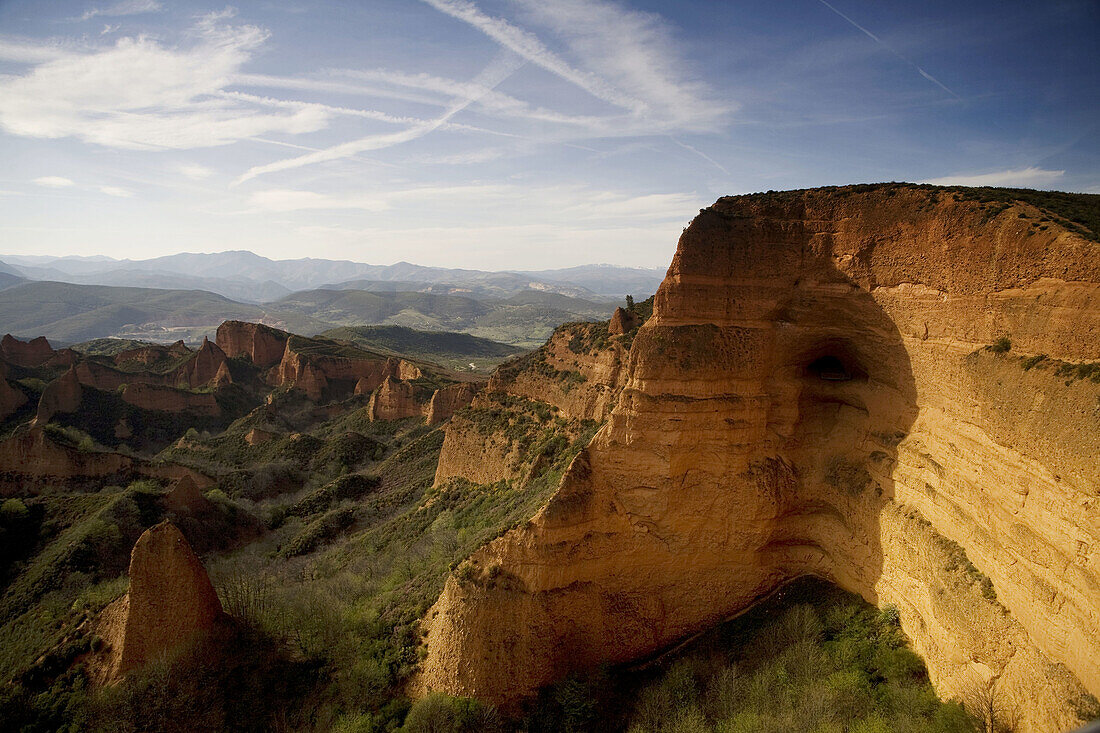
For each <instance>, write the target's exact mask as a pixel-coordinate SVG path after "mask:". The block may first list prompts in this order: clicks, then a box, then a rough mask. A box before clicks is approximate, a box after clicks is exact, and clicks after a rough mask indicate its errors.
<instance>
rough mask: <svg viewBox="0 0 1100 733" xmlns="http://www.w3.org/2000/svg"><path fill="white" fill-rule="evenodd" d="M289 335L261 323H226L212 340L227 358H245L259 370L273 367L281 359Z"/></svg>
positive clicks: (219, 328)
mask: <svg viewBox="0 0 1100 733" xmlns="http://www.w3.org/2000/svg"><path fill="white" fill-rule="evenodd" d="M288 338H289V334H287V333H286V332H285V331H280V330H278V329H275V328H271V327H270V326H265V325H263V324H262V323H247V322H245V321H226V322H225V323H223V324H222V325H220V326H218V332H217V334H216V335H215V337H214V339H215V341H216V342H217V345H218V347H219V348H221V350H222V351H224V352H225V353H226V354H227V355H228V356H231V357H238V356H247V357H248V358H249V359H251V360H252V363H253V364H255V365H256V366H258V367H260V368H261V369H266V368H268V367H272V366H275V365H276V364H278V363H279V361H280V360H281V359H282V358H283V351H285V350H286V342H287V339H288Z"/></svg>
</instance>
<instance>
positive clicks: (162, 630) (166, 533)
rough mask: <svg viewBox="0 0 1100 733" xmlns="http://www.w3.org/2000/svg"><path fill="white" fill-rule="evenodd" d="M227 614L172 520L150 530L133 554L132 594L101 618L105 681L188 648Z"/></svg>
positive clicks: (108, 609) (138, 542)
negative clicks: (104, 650)
mask: <svg viewBox="0 0 1100 733" xmlns="http://www.w3.org/2000/svg"><path fill="white" fill-rule="evenodd" d="M222 616H223V614H222V606H221V602H220V601H219V600H218V595H217V593H215V592H214V586H213V585H211V583H210V578H209V576H208V575H207V574H206V570H205V569H204V568H203V566H202V562H201V561H200V560H199V558H198V557H197V556H196V555H195V553H194V552H193V551H192V550H191V546H190V545H189V544H188V543H187V540H186V539H185V538H184V536H183V534H182V533H181V532H180V531H179V530H178V529H176V527H175V525H173V524H172V523H171V522H167V521H165V522H161V523H160V524H158V525H156V526H155V527H150V528H149V529H147V530H145V532H144V533H142V535H141V537H139V538H138V541H137V543H136V544H135V545H134V549H133V551H132V552H131V554H130V588H129V590H128V591H127V593H126V595H125V596H123V597H122V598H120V599H118V600H117V601H115V602H114V603H112V604H111V605H110V606H108V607H107V608H106V609H104V611H103V614H102V616H101V619H100V625H99V633H100V636H101V637H102V638H103V639H104V641H105V642H106V654H107V660H106V663H105V664H104V665H103V667H104V669H103V670H102V671H101V673H100V675H99V676H100V681H101V682H106V681H111V680H114V679H118V678H119V677H121V676H123V675H125V674H126V673H127V672H129V671H131V670H133V669H137V668H140V667H142V666H144V665H146V664H148V663H149V662H151V661H154V660H156V659H159V658H164V657H166V656H170V655H172V654H173V653H176V652H179V651H181V650H183V649H185V648H186V647H187V646H188V645H190V644H193V643H196V642H198V641H200V640H201V639H202V638H203V637H204V636H205V635H207V634H209V633H211V632H212V631H213V630H214V629H215V628H216V626H217V624H218V622H219V620H220V619H221V618H222Z"/></svg>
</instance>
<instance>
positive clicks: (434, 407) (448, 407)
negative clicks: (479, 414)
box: [427, 382, 481, 425]
mask: <svg viewBox="0 0 1100 733" xmlns="http://www.w3.org/2000/svg"><path fill="white" fill-rule="evenodd" d="M480 386H481V385H479V384H476V383H474V382H459V383H458V384H452V385H449V386H447V387H442V388H440V389H437V390H436V391H435V392H433V393H432V399H431V401H430V402H429V403H428V414H427V421H428V424H429V425H438V424H439V423H441V422H443V421H444V420H446V419H447V418H449V417H451V416H452V415H454V414H455V412H457V411H458V410H461V409H462V408H463V407H465V406H466V405H468V404H470V403H471V402H473V399H474V396H475V395H476V394H477V391H478V389H479V388H480Z"/></svg>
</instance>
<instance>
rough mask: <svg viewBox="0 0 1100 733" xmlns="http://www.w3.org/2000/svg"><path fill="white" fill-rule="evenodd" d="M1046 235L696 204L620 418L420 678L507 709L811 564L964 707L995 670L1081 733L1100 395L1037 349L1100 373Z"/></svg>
mask: <svg viewBox="0 0 1100 733" xmlns="http://www.w3.org/2000/svg"><path fill="white" fill-rule="evenodd" d="M1045 216H1047V214H1046V213H1044V212H1040V211H1038V210H1037V209H1034V208H1033V207H1031V206H1029V205H1026V204H1019V203H1017V204H1014V205H1010V206H1005V207H999V206H996V205H983V204H980V203H978V202H975V201H968V200H961V197H959V199H958V200H957V199H956V197H955V196H953V195H952V194H951V193H950V192H945V191H942V190H941V191H936V190H931V189H927V188H924V189H921V188H916V187H909V186H883V187H878V188H872V189H865V190H852V189H834V190H817V191H800V192H789V193H784V194H776V195H757V196H744V197H736V198H726V199H721V200H719V201H718V203H716V204H715V205H714V206H712V207H711V208H709V209H706V210H704V211H703V212H701V213H700V215H699V216H698V217H697V218H696V219H695V221H694V222H693V223H692V224H691V226H690V227H689V228H688V229H687V230H686V231H685V232H684V234H683V236H682V237H681V239H680V242H679V246H678V249H677V253H676V256H675V258H674V260H673V262H672V265H671V266H670V268H669V271H668V275H667V277H666V279H665V281H664V283H663V284H662V286H661V288H660V290H659V292H658V294H657V297H656V302H655V309H654V315H653V317H652V318H651V319H650V320H649V321H648V322H647V323H646V324H645V325H644V326H643V327H642V328H641V330H640V331H639V332H638V334H637V336H636V337H635V339H634V342H633V347H632V349H631V352H630V356H629V362H628V364H627V367H626V369H625V374H624V381H625V387H623V389H622V391H621V393H620V394H619V395H618V399H617V404H616V405H615V407H614V410H613V411H612V413H611V415H610V419H609V421H608V423H607V424H606V425H605V426H604V428H603V429H602V430H601V431H600V432H599V433H598V434H597V436H596V437H595V439H594V440H593V441H592V443H591V444H590V445H589V447H588V448H587V449H586V450H585V451H583V452H582V453H581V454H580V455H579V456H578V457H577V459H576V460H575V461H574V463H573V465H572V466H571V467H570V469H569V471H568V472H567V473H566V475H565V476H564V478H563V480H562V483H561V486H560V488H559V489H558V492H557V493H556V494H555V495H554V496H553V498H552V499H551V500H550V501H549V502H548V504H547V505H546V506H545V507H544V508H543V509H542V510H541V511H540V512H539V513H538V515H537V516H536V517H534V518H533V519H532V520H531V521H530V522H529V523H528V524H527V525H525V526H524V527H521V528H519V529H516V530H513V531H511V532H509V533H508V534H506V535H505V536H503V537H501V538H500V539H498V540H495V541H494V542H492V543H490V544H489V545H487V546H486V547H484V548H482V549H481V550H479V551H478V552H477V553H475V554H474V555H473V556H472V557H471V558H470V559H468V560H467V561H466V567H465V568H464V569H463V572H460V573H456V574H455V575H454V576H452V577H451V578H450V579H448V581H447V584H446V587H445V589H444V592H443V594H442V596H441V597H440V599H439V601H438V602H437V603H436V605H435V606H434V607H433V609H432V610H431V611H430V612H429V614H428V616H427V617H426V619H425V623H426V626H427V652H428V656H427V659H426V661H425V663H424V665H423V674H422V677H421V679H420V680H419V684H420V686H421V688H422V689H441V690H445V691H448V692H451V693H454V694H463V695H472V696H475V697H480V698H483V699H487V700H491V701H494V702H504V703H507V702H510V701H514V700H516V699H517V698H519V697H522V696H524V695H528V694H530V693H532V692H533V691H534V690H535V689H536V688H537V687H538V686H540V685H542V684H546V683H548V682H550V681H553V680H554V679H557V678H560V677H561V676H563V675H564V674H566V673H568V672H569V671H572V670H574V669H578V668H584V667H587V666H590V665H594V664H598V663H602V662H608V661H610V662H622V661H627V660H633V659H637V658H640V657H644V656H646V655H648V654H651V653H654V652H655V651H658V650H660V649H662V648H664V647H666V646H668V645H670V644H672V643H674V642H675V641H677V640H678V639H681V638H683V637H684V636H686V635H689V634H691V633H694V632H696V631H699V630H701V629H703V628H706V627H708V626H710V625H712V624H714V623H715V622H717V621H720V620H721V619H723V618H726V617H728V616H729V615H731V614H734V613H736V612H738V611H739V610H742V609H744V608H745V607H747V606H748V605H750V604H752V603H753V602H754V600H755V599H757V598H759V597H760V596H761V595H762V594H765V593H767V592H768V591H769V590H771V589H773V588H774V587H776V586H777V585H778V584H780V583H783V582H785V581H787V580H789V579H791V578H794V577H797V576H799V575H803V574H808V573H812V574H816V575H819V576H822V577H825V578H828V579H830V580H832V581H834V582H836V583H838V584H839V585H841V586H843V587H845V588H847V589H850V590H853V591H856V592H858V593H860V594H861V595H863V596H864V597H865V598H867V599H868V600H869V601H871V602H874V603H879V604H887V603H890V604H894V605H896V606H897V607H898V609H899V612H900V617H901V621H902V626H903V628H904V630H905V631H906V633H907V634H908V635H909V636H910V638H911V639H912V642H913V645H914V647H915V649H916V650H917V651H918V652H920V653H921V654H922V655H923V656H924V658H925V660H926V662H927V664H928V668H929V672H930V674H931V676H932V680H933V683H934V684H935V685H936V686H937V689H938V690H939V691H940V693H941V694H942V695H943V696H945V697H951V696H952V695H954V694H956V693H958V692H960V691H962V689H963V688H964V687H965V686H966V685H971V684H975V682H974V680H976V679H980V680H982V683H983V684H990V685H993V686H994V687H995V689H996V690H997V691H998V694H1000V695H1004V696H1005V697H1006V699H1008V700H1010V701H1011V702H1012V703H1013V704H1014V705H1015V706H1016V708H1017V711H1018V712H1019V714H1020V716H1021V725H1022V727H1023V729H1025V730H1063V729H1066V728H1068V727H1072V726H1073V725H1074V724H1075V722H1076V716H1075V712H1074V709H1073V704H1072V702H1073V699H1074V697H1075V696H1076V695H1079V694H1082V693H1083V692H1084V691H1085V690H1088V691H1089V692H1092V693H1094V694H1096V693H1100V666H1098V665H1096V663H1095V660H1096V659H1100V518H1098V517H1100V499H1098V495H1100V458H1098V456H1100V410H1097V409H1096V405H1097V404H1100V402H1098V400H1100V388H1098V387H1097V385H1096V384H1094V383H1092V382H1088V381H1079V382H1072V381H1071V380H1065V379H1062V378H1060V377H1058V376H1057V375H1056V374H1055V373H1054V372H1053V371H1050V370H1046V371H1044V370H1031V371H1025V369H1024V368H1023V367H1022V366H1021V363H1022V362H1021V360H1020V359H1019V357H1018V356H1016V355H1029V354H1036V355H1038V354H1045V355H1047V356H1049V357H1051V358H1057V359H1061V360H1065V361H1066V362H1075V361H1082V360H1097V359H1100V245H1098V244H1097V243H1095V242H1092V241H1089V240H1086V239H1085V238H1084V237H1082V236H1080V235H1078V234H1077V233H1076V232H1074V231H1071V230H1070V229H1068V228H1067V227H1063V226H1061V225H1059V224H1057V223H1051V224H1050V225H1048V226H1046V227H1039V226H1038V225H1037V222H1038V220H1039V219H1040V218H1042V217H1045ZM1003 335H1008V336H1009V337H1010V339H1011V354H1010V355H1008V356H1005V355H1001V356H998V355H996V354H993V353H991V352H990V351H988V350H983V349H984V347H987V346H988V345H989V344H991V343H992V342H994V340H996V339H998V338H999V337H1001V336H1003ZM1067 381H1069V382H1070V383H1069V384H1067V383H1066V382H1067ZM461 428H462V425H461V424H459V421H457V420H456V421H455V422H453V423H452V426H451V429H461ZM449 432H450V429H449ZM448 439H449V436H448ZM444 452H446V443H445V451H444ZM971 569H972V572H971ZM960 573H961V575H960ZM460 578H461V580H460ZM979 588H980V589H982V590H978V589H979ZM994 595H995V599H994V598H993V597H992V596H994Z"/></svg>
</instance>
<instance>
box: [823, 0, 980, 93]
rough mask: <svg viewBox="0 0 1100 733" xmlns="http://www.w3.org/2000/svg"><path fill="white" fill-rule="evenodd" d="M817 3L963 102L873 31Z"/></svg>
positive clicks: (828, 6) (834, 9) (824, 3)
mask: <svg viewBox="0 0 1100 733" xmlns="http://www.w3.org/2000/svg"><path fill="white" fill-rule="evenodd" d="M817 1H818V2H819V3H821V4H822V5H824V6H825V7H827V8H828V9H829V10H831V11H833V12H834V13H836V14H837V15H839V16H840V17H841V18H844V20H846V21H848V22H849V23H850V24H852V25H853V26H855V27H856V28H858V29H859V30H860V31H861V32H862V33H863V34H864V35H866V36H867V37H868V38H870V39H871V40H872V41H874V42H875V43H877V44H878V45H880V46H882V47H883V48H885V49H886V50H887V51H889V52H890V53H892V54H894V55H895V56H897V57H898V58H899V59H901V60H902V61H904V62H905V63H907V64H909V65H910V66H912V67H913V68H914V69H916V70H917V73H918V74H920V75H921V76H922V77H924V78H925V79H927V80H928V81H930V82H932V83H933V84H935V85H936V86H938V87H939V88H940V89H942V90H944V91H945V92H947V93H948V94H950V95H951V96H952V97H954V98H955V99H958V100H962V97H960V96H959V95H958V94H955V92H953V91H951V90H950V89H948V88H947V87H946V86H944V84H943V83H942V82H941V81H940V80H939V79H937V78H936V77H934V76H932V75H931V74H929V73H928V72H927V71H925V70H924V69H922V68H921V67H919V66H917V65H916V64H915V63H913V62H912V61H910V60H909V59H908V58H906V57H905V56H902V55H901V54H900V53H898V52H897V51H895V50H894V49H893V48H891V47H890V46H888V45H887V44H886V43H884V42H883V40H882V39H881V38H879V37H878V36H876V35H875V34H874V33H872V32H871V31H869V30H867V29H866V28H864V27H863V26H861V25H860V24H859V23H857V22H855V21H854V20H852V19H851V18H849V17H848V16H847V15H845V14H844V13H842V12H840V11H839V10H837V9H836V8H834V7H833V6H832V5H831V4H829V3H828V2H826V0H817Z"/></svg>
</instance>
